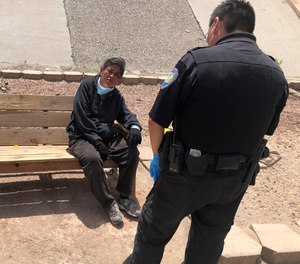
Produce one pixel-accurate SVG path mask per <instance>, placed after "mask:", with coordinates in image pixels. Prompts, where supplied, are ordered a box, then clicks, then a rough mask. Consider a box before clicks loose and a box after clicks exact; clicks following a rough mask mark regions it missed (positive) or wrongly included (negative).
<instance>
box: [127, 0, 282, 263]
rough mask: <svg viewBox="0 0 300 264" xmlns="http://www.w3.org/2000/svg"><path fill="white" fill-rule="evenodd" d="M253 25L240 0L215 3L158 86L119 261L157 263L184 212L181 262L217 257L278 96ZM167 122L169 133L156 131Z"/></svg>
mask: <svg viewBox="0 0 300 264" xmlns="http://www.w3.org/2000/svg"><path fill="white" fill-rule="evenodd" d="M254 25H255V13H254V10H253V8H252V6H251V5H250V3H249V2H246V1H243V0H227V1H223V2H222V3H221V4H220V5H219V6H217V7H216V9H215V10H214V11H213V13H212V15H211V18H210V21H209V26H210V28H209V31H208V34H207V42H208V44H209V47H205V48H196V49H194V50H191V51H189V52H188V53H187V54H186V55H185V56H183V58H181V59H180V60H179V62H178V63H177V65H176V67H175V68H174V69H173V70H172V72H171V73H170V75H169V77H168V78H167V79H166V81H165V82H164V83H163V85H162V87H161V90H160V92H159V94H158V96H157V99H156V101H155V103H154V105H153V107H152V109H151V111H150V114H149V115H150V119H149V130H150V138H151V146H152V150H153V153H154V157H153V160H152V162H151V164H150V174H151V176H152V177H153V178H154V180H155V181H156V183H155V185H154V187H153V189H152V190H151V192H150V194H149V195H148V197H147V199H146V202H145V204H144V206H143V210H142V215H141V217H140V220H139V224H138V228H137V234H136V238H135V245H134V249H133V252H132V254H131V255H130V256H129V257H128V258H127V259H126V260H125V262H124V263H131V264H133V263H135V264H146V263H149V264H150V263H151V264H156V263H160V261H161V258H162V255H163V252H164V247H165V245H166V244H167V243H168V242H169V241H170V239H171V238H172V236H173V234H174V233H175V231H176V229H177V227H178V226H179V224H180V222H181V220H182V219H183V218H184V217H185V216H187V215H191V227H190V232H189V237H188V243H187V247H186V251H185V260H184V263H185V264H216V263H218V261H219V258H220V255H221V253H222V250H223V245H224V239H225V237H226V235H227V233H228V232H229V230H230V228H231V225H232V224H233V220H234V216H235V214H236V211H237V209H238V206H239V204H240V202H241V200H242V198H243V195H244V193H245V191H246V189H247V187H248V185H249V184H250V183H251V182H253V181H254V178H255V176H256V174H257V172H258V168H259V166H258V161H259V159H260V158H261V156H262V155H263V151H264V149H265V144H266V141H265V140H264V139H263V138H264V135H272V134H273V133H274V131H275V129H276V127H277V125H278V122H279V116H280V113H281V111H282V109H283V108H284V106H285V104H286V100H287V97H288V85H287V81H286V79H285V77H284V74H283V72H282V70H281V69H280V68H279V66H278V65H277V64H276V63H275V62H274V61H273V60H272V58H270V57H269V56H267V55H265V54H264V53H263V52H262V51H261V50H260V49H259V47H258V46H257V44H256V38H255V36H254V35H253V31H254ZM171 122H172V123H173V129H174V132H173V133H172V134H169V133H168V134H167V135H168V136H166V135H165V136H164V128H167V127H169V125H170V123H171ZM167 138H168V140H166V139H167ZM166 149H167V151H166ZM166 153H167V155H166ZM162 161H163V162H162ZM166 163H167V164H166Z"/></svg>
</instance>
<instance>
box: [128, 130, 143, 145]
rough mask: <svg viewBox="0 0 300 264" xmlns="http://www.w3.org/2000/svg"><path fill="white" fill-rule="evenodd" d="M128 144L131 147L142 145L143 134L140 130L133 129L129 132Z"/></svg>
mask: <svg viewBox="0 0 300 264" xmlns="http://www.w3.org/2000/svg"><path fill="white" fill-rule="evenodd" d="M127 139H128V144H129V146H137V145H138V144H141V143H142V134H141V131H140V130H139V129H138V128H135V127H132V128H130V130H129V132H128V136H127Z"/></svg>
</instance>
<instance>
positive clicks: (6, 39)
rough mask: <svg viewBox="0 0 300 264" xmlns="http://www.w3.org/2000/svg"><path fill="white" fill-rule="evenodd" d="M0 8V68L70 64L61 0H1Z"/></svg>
mask: <svg viewBox="0 0 300 264" xmlns="http://www.w3.org/2000/svg"><path fill="white" fill-rule="evenodd" d="M0 10H1V16H0V25H1V27H0V68H6V67H8V68H10V67H16V66H18V67H19V68H23V69H26V68H27V67H29V66H30V65H35V66H36V67H39V66H40V67H43V66H44V65H51V67H53V68H57V69H60V68H61V67H64V66H69V65H72V64H73V61H72V58H71V55H72V50H71V45H70V37H69V31H68V28H67V20H66V14H65V10H64V5H63V1H62V0H51V1H43V2H42V3H41V1H39V0H26V1H18V0H1V1H0ZM31 67H32V66H31Z"/></svg>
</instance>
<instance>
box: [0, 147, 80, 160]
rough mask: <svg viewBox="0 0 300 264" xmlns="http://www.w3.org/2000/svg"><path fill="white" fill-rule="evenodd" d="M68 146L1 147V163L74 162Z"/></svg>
mask: <svg viewBox="0 0 300 264" xmlns="http://www.w3.org/2000/svg"><path fill="white" fill-rule="evenodd" d="M67 147H68V146H61V145H60V146H32V147H26V146H7V147H3V146H0V153H1V156H0V162H3V163H9V162H15V161H18V162H32V161H43V160H48V161H49V162H52V161H56V160H57V161H64V160H70V159H71V160H73V159H74V156H72V155H71V154H69V153H68V152H67V151H66V149H67Z"/></svg>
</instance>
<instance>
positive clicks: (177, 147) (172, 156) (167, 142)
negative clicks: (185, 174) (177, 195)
mask: <svg viewBox="0 0 300 264" xmlns="http://www.w3.org/2000/svg"><path fill="white" fill-rule="evenodd" d="M158 154H159V166H160V168H161V169H162V170H168V171H172V172H175V173H181V172H182V170H183V165H184V146H183V144H181V143H180V142H179V141H176V142H175V141H174V132H173V131H167V132H166V133H165V134H164V137H163V141H162V143H161V145H160V147H159V149H158Z"/></svg>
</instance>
